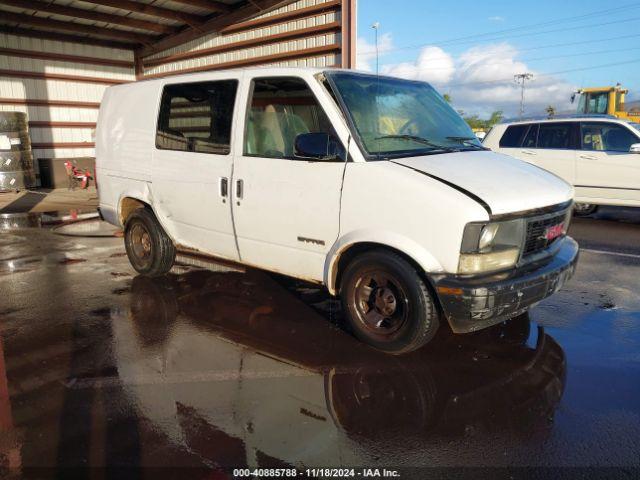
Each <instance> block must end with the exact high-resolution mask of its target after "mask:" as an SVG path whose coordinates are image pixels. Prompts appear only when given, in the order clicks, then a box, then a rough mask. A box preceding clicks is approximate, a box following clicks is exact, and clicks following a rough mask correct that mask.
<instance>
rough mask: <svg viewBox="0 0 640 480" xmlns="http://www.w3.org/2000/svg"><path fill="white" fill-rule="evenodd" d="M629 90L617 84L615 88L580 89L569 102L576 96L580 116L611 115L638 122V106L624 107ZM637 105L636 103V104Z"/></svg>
mask: <svg viewBox="0 0 640 480" xmlns="http://www.w3.org/2000/svg"><path fill="white" fill-rule="evenodd" d="M627 93H629V90H627V89H624V88H622V86H621V85H620V84H619V83H618V84H617V85H616V86H615V87H595V88H581V89H580V90H578V91H577V92H575V93H574V94H573V96H572V97H571V102H572V103H573V102H574V101H575V98H576V96H578V95H579V96H580V98H579V101H578V111H577V113H578V114H580V115H593V114H601V115H613V116H615V117H618V118H623V119H625V120H631V121H640V105H625V95H626V94H627ZM636 103H637V102H636Z"/></svg>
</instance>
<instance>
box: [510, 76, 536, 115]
mask: <svg viewBox="0 0 640 480" xmlns="http://www.w3.org/2000/svg"><path fill="white" fill-rule="evenodd" d="M532 78H533V74H532V73H518V74H517V75H514V76H513V79H514V80H515V82H516V83H517V84H519V85H522V89H521V92H520V119H522V117H523V115H524V84H525V83H526V81H527V80H531V79H532Z"/></svg>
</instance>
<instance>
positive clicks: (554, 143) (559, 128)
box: [538, 122, 578, 149]
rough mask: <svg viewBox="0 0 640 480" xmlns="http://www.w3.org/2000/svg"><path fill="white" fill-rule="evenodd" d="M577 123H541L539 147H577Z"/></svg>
mask: <svg viewBox="0 0 640 480" xmlns="http://www.w3.org/2000/svg"><path fill="white" fill-rule="evenodd" d="M574 127H575V124H573V123H571V122H561V123H541V124H540V129H539V131H538V148H546V149H577V148H578V147H577V145H576V143H577V142H575V140H574V134H573V132H574Z"/></svg>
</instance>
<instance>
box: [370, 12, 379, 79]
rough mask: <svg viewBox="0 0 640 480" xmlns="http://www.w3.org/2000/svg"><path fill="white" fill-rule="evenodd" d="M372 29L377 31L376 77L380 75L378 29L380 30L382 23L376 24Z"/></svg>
mask: <svg viewBox="0 0 640 480" xmlns="http://www.w3.org/2000/svg"><path fill="white" fill-rule="evenodd" d="M371 28H373V30H375V32H376V75H378V57H379V52H378V29H379V28H380V22H376V23H374V24H373V25H371Z"/></svg>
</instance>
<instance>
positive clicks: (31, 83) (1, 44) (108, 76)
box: [0, 34, 135, 159]
mask: <svg viewBox="0 0 640 480" xmlns="http://www.w3.org/2000/svg"><path fill="white" fill-rule="evenodd" d="M0 49H4V50H3V51H0V110H2V111H21V112H26V113H27V114H28V116H29V123H30V133H31V142H32V144H33V147H34V148H33V150H34V158H35V159H38V158H60V157H83V156H93V155H94V149H93V140H92V130H93V128H95V122H96V119H97V116H98V107H99V103H100V100H101V99H102V94H103V92H104V90H105V88H107V87H108V86H109V85H111V84H114V83H116V82H118V81H132V80H135V73H134V64H133V52H131V51H128V50H119V49H114V48H105V47H96V46H89V45H80V44H75V43H69V42H57V41H52V40H44V39H37V38H29V37H22V36H14V35H9V34H0ZM7 51H8V52H10V54H6V52H7ZM42 53H45V54H46V57H47V58H37V57H42ZM32 55H33V56H35V57H36V58H32V57H31V56H32ZM79 57H80V58H79ZM103 60H104V61H106V62H107V63H116V64H119V65H110V64H106V65H101V64H92V63H90V62H94V61H96V62H97V63H100V62H102V61H103Z"/></svg>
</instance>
